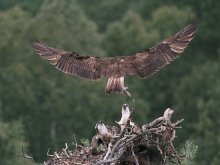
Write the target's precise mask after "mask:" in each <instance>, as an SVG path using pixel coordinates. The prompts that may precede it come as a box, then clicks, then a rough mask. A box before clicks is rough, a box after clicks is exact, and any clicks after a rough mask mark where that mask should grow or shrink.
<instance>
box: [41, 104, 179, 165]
mask: <svg viewBox="0 0 220 165" xmlns="http://www.w3.org/2000/svg"><path fill="white" fill-rule="evenodd" d="M123 112H126V113H123ZM172 114H173V110H171V109H170V108H168V109H166V111H165V112H164V115H163V116H161V117H159V118H157V119H155V120H154V121H152V122H150V123H147V124H144V125H143V126H141V127H140V126H138V125H137V124H136V123H134V122H133V121H132V120H131V118H130V115H131V111H130V109H129V108H128V106H125V105H123V106H122V118H121V120H120V121H119V122H116V126H106V125H105V124H104V123H103V122H101V121H99V122H98V123H97V124H96V126H95V129H96V131H97V133H96V135H94V137H93V138H92V140H91V144H90V146H88V147H83V146H80V145H77V144H75V143H74V144H75V146H76V148H75V149H74V150H73V151H71V150H69V149H68V146H67V144H65V148H63V149H62V150H60V151H58V152H54V154H53V155H49V154H48V156H49V157H50V158H49V159H48V160H47V161H46V162H44V165H81V164H82V165H102V164H111V165H135V164H136V165H152V164H156V165H160V164H168V163H170V162H172V163H177V164H181V160H182V157H181V156H179V155H178V154H177V152H176V150H175V148H174V146H173V141H174V140H175V137H176V129H177V128H180V127H179V126H178V125H179V124H180V123H181V122H182V121H183V119H182V120H178V121H177V122H174V123H172V122H171V121H170V119H171V116H172Z"/></svg>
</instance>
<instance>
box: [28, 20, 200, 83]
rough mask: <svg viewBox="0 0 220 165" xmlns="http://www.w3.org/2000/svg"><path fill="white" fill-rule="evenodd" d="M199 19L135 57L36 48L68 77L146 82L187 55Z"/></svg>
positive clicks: (42, 46) (40, 45)
mask: <svg viewBox="0 0 220 165" xmlns="http://www.w3.org/2000/svg"><path fill="white" fill-rule="evenodd" d="M197 18H198V17H196V18H195V19H194V20H193V21H191V22H189V23H188V24H187V25H186V26H185V27H184V28H183V29H182V30H180V31H179V32H178V33H176V34H175V35H173V36H171V37H169V38H167V39H165V40H164V41H162V42H160V43H158V44H157V45H156V46H154V47H152V48H150V49H147V50H146V51H143V52H139V53H136V54H134V55H132V56H124V57H123V56H122V57H112V58H97V57H91V56H83V55H79V54H78V53H76V52H70V51H64V50H59V49H55V48H52V47H49V46H47V45H45V44H43V43H40V42H37V41H36V42H33V43H32V46H33V48H34V49H35V51H36V52H37V53H38V54H39V55H40V56H42V57H43V58H45V59H47V60H49V61H50V63H51V64H53V65H55V67H56V68H58V69H59V70H61V71H63V72H65V73H69V74H72V75H76V76H80V77H84V78H88V79H94V80H96V79H99V78H101V77H112V76H113V77H115V76H117V77H121V76H126V75H133V74H137V75H139V76H140V77H143V78H144V77H148V76H150V75H152V74H153V73H155V72H156V71H158V70H159V69H160V68H162V67H164V66H166V65H167V64H169V63H170V62H171V61H173V60H175V59H176V58H177V57H178V56H179V54H180V53H182V52H183V51H184V49H185V48H186V47H187V46H188V44H189V43H190V41H191V40H192V39H193V37H194V33H195V31H196V29H197V24H198V19H197Z"/></svg>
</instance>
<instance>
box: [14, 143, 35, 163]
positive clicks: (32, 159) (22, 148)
mask: <svg viewBox="0 0 220 165" xmlns="http://www.w3.org/2000/svg"><path fill="white" fill-rule="evenodd" d="M21 151H22V154H18V156H23V157H24V158H25V159H29V160H31V161H32V163H33V164H34V165H36V163H35V161H34V158H33V157H31V156H29V155H28V154H26V153H25V152H24V147H23V146H22V147H21Z"/></svg>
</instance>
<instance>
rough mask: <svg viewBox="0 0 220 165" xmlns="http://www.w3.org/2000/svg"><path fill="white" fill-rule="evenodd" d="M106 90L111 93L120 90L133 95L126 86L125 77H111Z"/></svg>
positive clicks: (119, 91)
mask: <svg viewBox="0 0 220 165" xmlns="http://www.w3.org/2000/svg"><path fill="white" fill-rule="evenodd" d="M105 92H106V93H109V94H110V93H114V92H118V93H121V94H126V95H127V96H129V97H131V94H130V93H129V92H128V91H127V89H126V87H125V86H124V77H119V78H118V77H110V78H109V79H108V83H107V85H106V88H105Z"/></svg>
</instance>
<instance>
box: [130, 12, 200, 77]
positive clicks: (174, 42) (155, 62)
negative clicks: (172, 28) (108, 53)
mask: <svg viewBox="0 0 220 165" xmlns="http://www.w3.org/2000/svg"><path fill="white" fill-rule="evenodd" d="M196 17H197V16H196ZM197 24H198V18H197V19H194V20H193V21H192V22H190V23H188V24H187V25H186V26H185V27H183V28H182V29H181V30H180V31H179V32H177V33H176V34H175V35H173V36H170V37H169V38H167V39H165V40H164V41H162V42H160V43H158V44H157V45H156V46H154V47H152V48H150V49H147V50H146V51H143V52H139V53H136V54H135V55H134V56H135V57H136V59H135V60H134V62H133V63H134V67H136V74H137V75H139V76H140V77H142V78H145V77H148V76H150V75H152V74H154V73H156V72H157V71H158V70H160V69H161V68H162V67H164V66H166V65H167V64H169V63H170V62H172V61H173V60H175V59H176V58H177V57H178V56H179V55H180V54H181V53H183V51H184V50H185V48H186V47H187V46H188V44H189V43H190V41H191V40H192V39H193V38H194V34H195V32H196V29H197Z"/></svg>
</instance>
